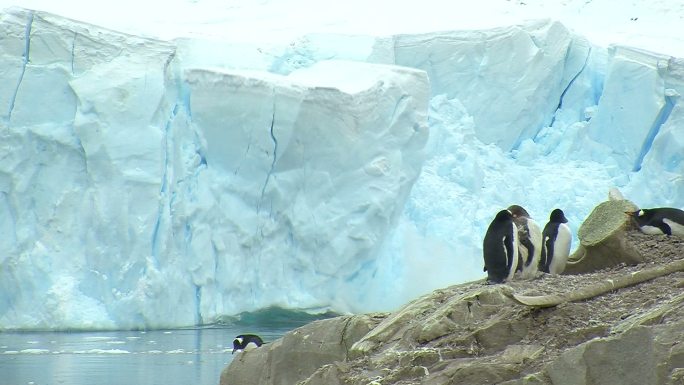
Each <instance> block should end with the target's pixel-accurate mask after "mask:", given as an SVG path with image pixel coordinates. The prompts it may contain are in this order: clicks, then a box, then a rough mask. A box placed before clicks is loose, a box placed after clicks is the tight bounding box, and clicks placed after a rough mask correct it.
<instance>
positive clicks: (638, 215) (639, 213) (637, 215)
mask: <svg viewBox="0 0 684 385" xmlns="http://www.w3.org/2000/svg"><path fill="white" fill-rule="evenodd" d="M647 211H650V210H648V209H639V210H636V211H625V214H627V215H629V216H630V217H633V218H634V219H637V218H642V217H644V216H645V215H647V214H648V212H647Z"/></svg>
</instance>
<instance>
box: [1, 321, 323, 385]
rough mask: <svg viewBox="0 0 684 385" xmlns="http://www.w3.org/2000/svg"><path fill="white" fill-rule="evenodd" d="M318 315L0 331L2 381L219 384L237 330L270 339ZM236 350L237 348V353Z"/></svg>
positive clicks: (33, 384) (17, 384) (6, 384)
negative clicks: (151, 327)
mask: <svg viewBox="0 0 684 385" xmlns="http://www.w3.org/2000/svg"><path fill="white" fill-rule="evenodd" d="M315 318H322V317H312V316H309V315H303V314H301V313H293V312H282V311H276V312H274V311H266V312H264V313H254V314H249V315H244V316H243V317H241V319H240V320H239V321H235V322H231V323H229V324H225V325H221V326H214V327H204V328H192V329H177V330H155V331H108V332H2V333H0V384H2V385H57V384H67V385H133V384H139V385H143V384H144V385H156V384H159V385H174V384H177V385H190V384H192V385H216V384H218V383H219V378H220V375H221V370H223V368H224V367H225V366H226V365H227V364H228V363H229V362H230V361H231V360H232V359H233V357H234V356H233V355H231V352H232V349H233V345H232V341H233V338H234V337H235V336H236V335H238V334H243V333H255V334H258V335H260V336H261V337H262V338H263V339H264V341H266V342H269V341H273V340H275V339H277V338H279V337H281V336H282V335H283V334H284V333H286V332H287V331H289V330H292V329H294V328H296V327H298V326H301V325H303V324H306V323H308V322H310V321H312V320H313V319H315ZM235 354H236V355H237V354H239V353H235Z"/></svg>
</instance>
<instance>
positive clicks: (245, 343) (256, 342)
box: [231, 334, 264, 354]
mask: <svg viewBox="0 0 684 385" xmlns="http://www.w3.org/2000/svg"><path fill="white" fill-rule="evenodd" d="M263 344H264V341H263V340H262V339H261V337H259V336H258V335H256V334H240V335H239V336H237V337H235V339H234V340H233V353H231V354H235V351H236V350H239V351H245V350H252V349H256V348H258V347H259V346H261V345H263Z"/></svg>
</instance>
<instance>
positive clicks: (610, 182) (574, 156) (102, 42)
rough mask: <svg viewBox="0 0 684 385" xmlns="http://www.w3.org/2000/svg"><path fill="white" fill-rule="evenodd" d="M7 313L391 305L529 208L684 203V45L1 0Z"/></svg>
mask: <svg viewBox="0 0 684 385" xmlns="http://www.w3.org/2000/svg"><path fill="white" fill-rule="evenodd" d="M0 29H1V30H2V34H0V83H1V84H4V85H7V86H3V87H1V88H0V137H1V140H0V143H2V144H1V146H2V147H0V230H2V233H1V234H2V236H0V330H2V329H135V328H165V327H179V326H189V325H200V324H211V323H214V322H217V321H219V320H220V319H222V317H225V316H231V315H236V314H239V313H242V312H248V311H256V310H259V309H264V308H267V307H272V306H279V307H284V308H291V309H300V310H307V311H311V312H316V311H328V310H332V311H336V312H364V311H378V310H391V309H393V308H396V307H397V306H399V305H400V304H402V303H404V302H405V301H407V300H409V299H412V298H414V297H415V296H417V295H420V294H423V293H426V292H428V291H430V290H433V289H436V288H439V287H443V286H447V285H450V284H455V283H460V282H463V281H466V280H472V279H478V278H481V277H483V273H482V259H481V258H482V257H481V244H482V237H483V236H484V230H485V229H486V227H487V225H488V223H489V221H490V220H491V218H492V216H493V215H494V214H495V213H496V212H497V211H498V210H500V209H501V208H503V207H507V206H508V205H510V204H513V203H517V204H521V205H523V206H525V208H526V209H527V210H528V211H529V212H530V213H531V214H532V216H533V217H534V218H535V219H536V220H537V221H538V222H540V223H544V222H545V221H546V218H547V216H548V213H550V211H551V210H552V209H554V208H556V207H560V208H562V209H563V210H564V211H565V212H566V215H567V216H568V218H569V219H570V226H571V228H572V229H573V230H575V231H576V229H577V228H578V227H579V224H580V223H581V221H582V220H583V219H584V217H585V216H586V215H588V213H589V211H590V210H591V209H592V208H593V207H594V206H595V205H596V203H598V202H600V201H602V200H604V199H605V195H606V193H607V191H608V190H609V188H611V187H613V186H617V187H619V188H620V189H621V190H622V191H623V192H624V193H625V195H626V196H627V197H628V198H629V199H631V200H633V201H635V202H637V203H639V204H641V205H643V206H644V207H646V206H649V205H659V206H666V205H667V206H679V207H682V206H684V178H682V177H681V176H682V175H684V162H682V159H683V158H684V141H683V139H682V138H684V132H682V130H683V129H684V128H683V127H684V126H683V124H684V123H683V119H684V115H683V112H682V109H681V106H680V105H679V104H678V101H679V95H680V93H681V92H682V90H684V83H683V82H684V80H683V79H684V75H683V74H684V71H683V70H682V68H684V66H683V65H682V64H683V62H682V60H681V59H678V58H674V57H671V56H667V55H664V54H657V53H652V52H647V51H644V50H641V49H637V48H634V47H625V46H619V47H618V46H615V47H609V48H607V49H606V48H601V47H597V46H594V45H593V44H591V43H590V42H589V41H588V40H587V39H585V38H583V37H582V36H579V35H577V34H575V33H573V32H572V31H570V30H568V29H567V28H566V27H565V26H563V25H562V24H561V23H559V22H556V21H552V20H537V21H530V22H527V23H524V24H520V25H512V26H506V27H498V28H493V29H487V30H462V31H444V32H430V33H416V34H396V35H383V36H379V35H378V36H370V35H344V34H333V33H318V34H309V35H304V36H301V37H300V38H298V39H296V40H295V41H292V42H290V43H288V44H279V43H272V44H260V43H250V42H234V41H222V40H211V39H204V38H179V39H175V40H159V39H152V38H147V37H142V36H135V35H130V34H126V33H123V32H117V31H113V30H109V29H106V28H103V27H98V26H95V25H92V24H87V23H83V22H79V21H75V20H70V19H67V18H64V17H60V16H57V15H54V14H50V13H46V12H40V11H32V10H27V9H21V8H11V9H7V10H5V11H4V12H3V13H2V14H0Z"/></svg>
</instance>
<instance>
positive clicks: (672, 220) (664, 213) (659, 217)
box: [627, 207, 684, 237]
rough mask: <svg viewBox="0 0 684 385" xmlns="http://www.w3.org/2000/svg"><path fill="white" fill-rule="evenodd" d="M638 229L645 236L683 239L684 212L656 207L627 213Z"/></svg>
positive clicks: (671, 208)
mask: <svg viewBox="0 0 684 385" xmlns="http://www.w3.org/2000/svg"><path fill="white" fill-rule="evenodd" d="M627 214H629V215H631V216H632V217H633V218H634V221H635V222H636V223H637V225H638V226H639V229H640V230H641V231H642V232H644V233H646V234H666V235H677V236H680V237H684V211H682V210H680V209H676V208H673V207H657V208H653V209H641V210H637V211H634V212H628V213H627Z"/></svg>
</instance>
